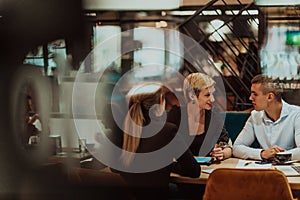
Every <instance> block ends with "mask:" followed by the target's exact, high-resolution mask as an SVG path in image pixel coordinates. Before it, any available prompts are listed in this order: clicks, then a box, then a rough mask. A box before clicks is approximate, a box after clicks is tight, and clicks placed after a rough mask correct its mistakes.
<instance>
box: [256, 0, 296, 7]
mask: <svg viewBox="0 0 300 200" xmlns="http://www.w3.org/2000/svg"><path fill="white" fill-rule="evenodd" d="M254 4H256V5H258V6H289V5H300V0H254Z"/></svg>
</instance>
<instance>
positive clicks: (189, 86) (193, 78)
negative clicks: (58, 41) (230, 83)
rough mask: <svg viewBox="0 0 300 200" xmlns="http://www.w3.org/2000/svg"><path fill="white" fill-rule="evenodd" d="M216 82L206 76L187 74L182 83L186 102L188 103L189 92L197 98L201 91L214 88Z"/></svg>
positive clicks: (198, 73)
mask: <svg viewBox="0 0 300 200" xmlns="http://www.w3.org/2000/svg"><path fill="white" fill-rule="evenodd" d="M215 84H216V82H215V81H214V80H213V79H212V78H211V77H210V76H208V75H206V74H203V73H200V72H197V73H191V74H189V75H188V76H187V77H186V78H185V79H184V83H183V93H184V97H185V99H186V101H187V102H189V101H190V98H189V92H194V93H195V95H196V96H197V97H198V96H199V94H200V92H201V91H202V90H203V89H206V88H209V87H211V86H214V85H215Z"/></svg>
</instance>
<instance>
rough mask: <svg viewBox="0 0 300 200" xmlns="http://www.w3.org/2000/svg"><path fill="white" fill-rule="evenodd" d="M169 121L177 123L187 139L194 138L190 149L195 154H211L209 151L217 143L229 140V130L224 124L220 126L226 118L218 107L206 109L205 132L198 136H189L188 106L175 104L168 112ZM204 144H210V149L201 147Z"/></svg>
mask: <svg viewBox="0 0 300 200" xmlns="http://www.w3.org/2000/svg"><path fill="white" fill-rule="evenodd" d="M181 110H182V112H181ZM167 121H168V122H171V123H174V124H176V125H177V126H178V127H179V132H180V133H181V134H182V135H183V136H184V137H185V138H186V139H187V140H193V141H192V142H190V143H191V145H190V150H191V152H192V153H193V155H195V156H198V155H200V156H209V153H210V152H211V150H212V149H213V148H214V145H215V144H216V143H219V142H226V143H228V142H229V135H228V132H227V131H226V129H225V128H224V127H223V126H222V127H221V126H220V125H221V124H224V120H223V119H222V117H221V115H220V113H219V112H218V111H217V110H216V109H214V110H205V122H204V133H203V134H201V135H197V136H189V127H188V113H187V107H186V106H182V107H181V108H180V107H178V106H173V108H172V109H171V110H170V111H169V113H168V118H167ZM211 122H212V123H211ZM220 132H221V134H220ZM219 134H220V135H219ZM193 137H194V139H193ZM203 144H205V145H208V147H207V148H209V149H210V151H208V152H207V151H205V148H202V149H201V147H202V145H203ZM207 148H206V149H207ZM200 149H201V151H200ZM202 150H203V151H202ZM199 152H200V153H199Z"/></svg>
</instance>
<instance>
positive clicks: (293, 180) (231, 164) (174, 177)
mask: <svg viewBox="0 0 300 200" xmlns="http://www.w3.org/2000/svg"><path fill="white" fill-rule="evenodd" d="M239 160H240V159H238V158H228V159H226V160H223V161H221V162H220V163H217V164H211V165H209V166H206V165H201V175H200V177H198V178H190V177H184V176H180V175H178V174H175V173H172V174H171V182H173V183H188V184H206V181H207V179H208V177H209V173H204V172H203V170H210V169H217V168H236V166H237V164H238V163H239ZM294 164H295V165H300V163H294ZM271 168H275V167H274V166H272V167H271ZM287 179H288V182H289V184H290V186H291V189H293V190H300V176H295V177H287Z"/></svg>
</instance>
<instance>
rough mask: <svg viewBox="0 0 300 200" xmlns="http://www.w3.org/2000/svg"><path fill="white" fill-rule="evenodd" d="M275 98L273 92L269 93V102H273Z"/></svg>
mask: <svg viewBox="0 0 300 200" xmlns="http://www.w3.org/2000/svg"><path fill="white" fill-rule="evenodd" d="M274 98H275V94H274V93H273V92H269V93H268V100H273V99H274Z"/></svg>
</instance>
